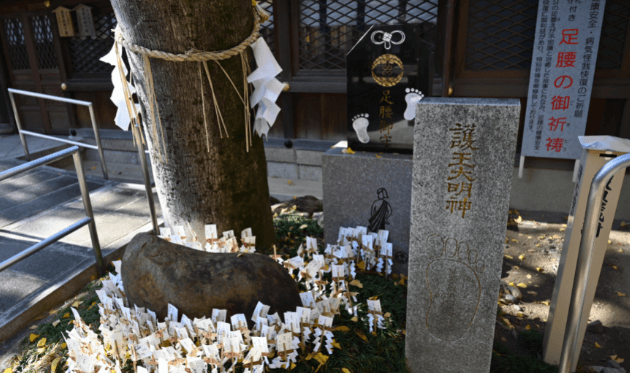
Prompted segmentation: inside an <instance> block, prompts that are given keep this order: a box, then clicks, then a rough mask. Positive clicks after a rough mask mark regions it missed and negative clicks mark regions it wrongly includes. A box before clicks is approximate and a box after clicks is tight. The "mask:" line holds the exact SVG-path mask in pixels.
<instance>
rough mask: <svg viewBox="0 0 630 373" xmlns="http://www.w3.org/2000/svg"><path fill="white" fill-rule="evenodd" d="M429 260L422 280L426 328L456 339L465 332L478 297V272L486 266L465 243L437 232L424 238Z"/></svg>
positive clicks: (479, 293)
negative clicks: (426, 294) (426, 298)
mask: <svg viewBox="0 0 630 373" xmlns="http://www.w3.org/2000/svg"><path fill="white" fill-rule="evenodd" d="M427 249H428V250H429V254H430V256H431V258H432V259H431V262H430V263H429V264H428V265H427V269H426V281H427V287H428V289H429V293H430V296H431V303H430V305H429V310H428V311H427V319H426V327H427V330H428V331H429V333H431V334H432V335H433V336H434V337H436V338H439V339H442V340H446V341H456V340H458V339H460V338H461V337H463V336H464V334H466V332H467V331H468V329H470V326H471V325H472V322H473V320H474V318H475V314H476V313H477V308H478V307H479V301H480V299H481V284H480V281H479V276H478V275H479V274H481V273H483V271H484V270H485V269H486V267H485V263H484V262H483V260H480V259H479V257H478V252H477V251H476V250H472V249H471V248H470V246H469V245H468V243H466V242H458V241H457V240H456V239H454V238H447V239H446V240H445V239H444V238H443V237H442V236H440V235H437V234H432V235H430V236H429V237H427Z"/></svg>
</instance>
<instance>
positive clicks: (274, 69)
mask: <svg viewBox="0 0 630 373" xmlns="http://www.w3.org/2000/svg"><path fill="white" fill-rule="evenodd" d="M251 47H252V50H253V51H254V58H255V60H256V65H257V66H258V68H257V69H256V70H254V72H252V73H251V74H250V75H249V76H248V77H247V82H249V83H252V84H253V85H254V92H252V94H251V96H250V98H249V104H250V106H251V107H252V108H253V107H254V106H256V105H258V110H257V111H256V116H255V120H254V131H256V133H258V135H260V136H263V135H264V136H267V133H268V132H269V129H270V128H271V126H273V124H274V122H275V121H276V118H277V117H278V114H279V113H280V107H279V106H278V105H276V100H277V99H278V96H280V93H281V92H282V89H283V88H284V84H282V82H280V81H279V80H278V79H276V78H275V76H276V75H278V74H280V72H282V68H281V67H280V65H279V64H278V62H277V61H276V59H275V58H274V56H273V53H271V50H270V49H269V46H268V45H267V43H266V42H265V39H263V38H259V39H258V40H256V42H254V43H252V45H251Z"/></svg>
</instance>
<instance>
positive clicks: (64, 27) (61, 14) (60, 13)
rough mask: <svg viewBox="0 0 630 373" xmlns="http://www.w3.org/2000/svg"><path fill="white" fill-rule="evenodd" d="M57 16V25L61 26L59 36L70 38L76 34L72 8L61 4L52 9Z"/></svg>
mask: <svg viewBox="0 0 630 373" xmlns="http://www.w3.org/2000/svg"><path fill="white" fill-rule="evenodd" d="M52 12H53V13H55V15H56V16H57V26H58V27H59V36H61V37H62V38H69V37H73V36H74V26H73V25H72V17H71V16H70V9H68V8H66V7H63V6H60V7H58V8H57V9H55V10H53V11H52Z"/></svg>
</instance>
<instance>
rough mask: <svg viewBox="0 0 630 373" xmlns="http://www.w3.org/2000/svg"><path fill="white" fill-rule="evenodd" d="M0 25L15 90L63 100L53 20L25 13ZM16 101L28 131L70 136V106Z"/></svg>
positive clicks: (18, 97) (20, 98)
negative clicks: (68, 108) (58, 97)
mask: <svg viewBox="0 0 630 373" xmlns="http://www.w3.org/2000/svg"><path fill="white" fill-rule="evenodd" d="M0 22H1V24H0V26H1V30H2V44H3V46H4V51H5V53H4V55H5V59H6V64H7V66H8V72H9V76H10V81H11V87H12V88H15V89H22V90H26V91H34V92H39V93H44V94H47V95H55V96H63V91H62V89H61V75H60V71H59V66H58V65H59V58H58V55H57V52H56V49H55V44H54V42H55V40H54V38H55V35H54V34H53V24H52V22H51V18H50V16H49V15H48V14H47V13H43V12H36V13H33V12H29V13H26V11H23V12H21V13H19V14H9V15H5V16H3V17H2V18H1V19H0ZM15 98H16V105H17V108H18V111H19V115H20V117H21V122H22V126H23V128H24V129H28V130H31V131H36V132H45V133H58V134H67V133H68V129H69V128H70V117H69V113H68V110H67V106H66V104H64V103H61V102H58V101H51V100H40V99H34V98H31V97H27V96H22V95H16V96H15Z"/></svg>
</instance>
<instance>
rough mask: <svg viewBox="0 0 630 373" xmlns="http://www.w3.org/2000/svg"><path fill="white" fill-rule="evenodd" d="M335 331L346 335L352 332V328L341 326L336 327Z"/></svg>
mask: <svg viewBox="0 0 630 373" xmlns="http://www.w3.org/2000/svg"><path fill="white" fill-rule="evenodd" d="M333 330H336V331H338V332H344V333H345V332H347V331H350V328H348V327H347V326H343V325H340V326H337V327H335V329H333Z"/></svg>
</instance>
